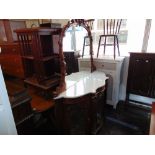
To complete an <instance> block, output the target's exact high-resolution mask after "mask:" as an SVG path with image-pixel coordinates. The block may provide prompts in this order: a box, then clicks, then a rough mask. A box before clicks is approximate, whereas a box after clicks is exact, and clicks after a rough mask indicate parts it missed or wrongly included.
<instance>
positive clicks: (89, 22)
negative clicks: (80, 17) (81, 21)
mask: <svg viewBox="0 0 155 155" xmlns="http://www.w3.org/2000/svg"><path fill="white" fill-rule="evenodd" d="M93 23H94V19H89V20H86V24H88V25H89V28H90V30H92V29H93ZM87 39H89V37H88V36H84V41H83V50H82V57H83V56H84V51H85V46H90V44H89V43H87Z"/></svg>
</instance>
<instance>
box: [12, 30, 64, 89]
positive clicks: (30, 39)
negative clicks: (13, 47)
mask: <svg viewBox="0 0 155 155" xmlns="http://www.w3.org/2000/svg"><path fill="white" fill-rule="evenodd" d="M15 32H16V33H17V36H18V41H19V44H20V48H21V57H22V62H23V67H24V74H25V83H27V84H29V85H33V86H35V87H38V88H41V89H43V90H49V89H50V88H53V87H56V86H57V85H58V84H59V80H60V74H59V73H60V67H59V50H58V39H59V34H60V32H61V29H51V28H26V29H19V30H16V31H15Z"/></svg>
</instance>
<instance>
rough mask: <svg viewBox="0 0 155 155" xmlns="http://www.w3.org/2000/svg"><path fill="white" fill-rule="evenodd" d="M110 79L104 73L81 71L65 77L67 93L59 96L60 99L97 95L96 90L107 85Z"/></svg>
mask: <svg viewBox="0 0 155 155" xmlns="http://www.w3.org/2000/svg"><path fill="white" fill-rule="evenodd" d="M106 79H108V77H106V75H105V73H104V72H99V71H94V72H93V73H91V72H90V71H80V72H77V73H72V74H71V75H68V76H66V77H65V81H66V91H64V92H62V93H61V94H59V95H58V96H57V97H56V98H55V99H58V98H76V97H80V96H83V95H86V94H89V93H95V92H96V90H97V89H98V88H100V87H102V86H104V85H105V81H106Z"/></svg>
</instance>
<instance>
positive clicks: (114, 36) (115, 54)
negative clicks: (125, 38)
mask: <svg viewBox="0 0 155 155" xmlns="http://www.w3.org/2000/svg"><path fill="white" fill-rule="evenodd" d="M115 58H116V36H114V59H115Z"/></svg>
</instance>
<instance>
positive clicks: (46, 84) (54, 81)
mask: <svg viewBox="0 0 155 155" xmlns="http://www.w3.org/2000/svg"><path fill="white" fill-rule="evenodd" d="M24 82H25V83H26V84H30V85H33V86H35V87H39V88H41V89H43V90H49V89H51V88H52V87H55V86H57V85H58V84H59V82H60V76H58V75H54V76H53V77H51V78H50V79H47V80H44V81H43V82H42V83H38V80H37V78H36V77H34V76H33V77H30V78H27V79H25V80H24Z"/></svg>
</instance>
